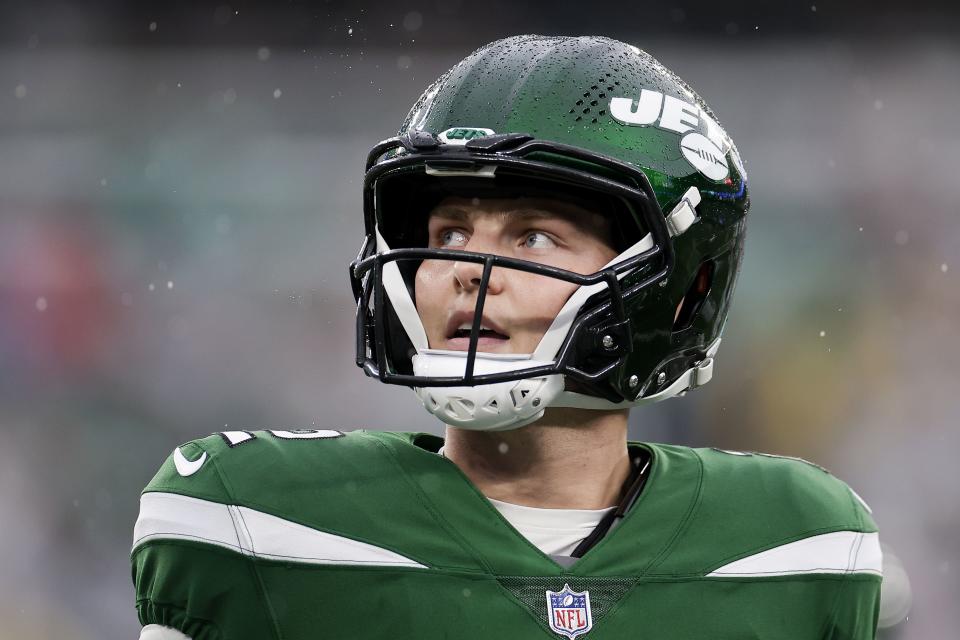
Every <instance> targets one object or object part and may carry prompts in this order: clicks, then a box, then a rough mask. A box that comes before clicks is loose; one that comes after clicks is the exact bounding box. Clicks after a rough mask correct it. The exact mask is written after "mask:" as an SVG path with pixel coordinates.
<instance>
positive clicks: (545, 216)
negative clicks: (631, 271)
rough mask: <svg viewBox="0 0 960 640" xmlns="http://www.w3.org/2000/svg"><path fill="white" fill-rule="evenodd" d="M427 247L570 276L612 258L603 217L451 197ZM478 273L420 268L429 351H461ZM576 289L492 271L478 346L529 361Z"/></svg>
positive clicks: (543, 204)
mask: <svg viewBox="0 0 960 640" xmlns="http://www.w3.org/2000/svg"><path fill="white" fill-rule="evenodd" d="M428 230H429V246H430V247H437V248H444V249H461V250H466V251H475V252H477V253H491V254H496V255H501V256H507V257H511V258H519V259H523V260H529V261H531V262H539V263H541V264H545V265H550V266H553V267H560V268H561V269H566V270H568V271H574V272H576V273H581V274H589V273H594V272H595V271H598V270H599V269H600V268H601V267H603V266H604V265H605V264H607V263H608V262H610V260H611V259H613V258H614V257H615V256H616V255H617V252H616V251H615V250H614V249H613V247H612V246H611V245H612V242H611V238H610V222H609V221H608V220H606V219H605V218H604V217H603V216H601V215H599V214H596V213H592V212H589V211H587V210H585V209H582V208H581V207H579V206H577V205H574V204H571V203H568V202H564V201H561V200H555V199H552V198H509V199H507V198H485V199H477V198H473V199H470V198H460V197H448V198H446V199H444V200H443V201H442V202H440V204H438V205H437V206H436V207H434V208H433V210H432V211H431V212H430V214H429V220H428ZM482 274H483V265H482V264H478V263H475V262H454V261H453V260H424V261H423V263H422V264H421V265H420V267H419V269H418V270H417V275H416V303H417V310H418V311H419V313H420V318H421V319H422V320H423V325H424V328H425V329H426V332H427V338H428V340H429V343H430V348H432V349H448V350H452V351H466V350H467V349H468V347H469V343H470V330H469V328H470V325H471V323H472V320H473V315H474V310H475V308H476V302H477V293H478V290H479V288H480V279H481V276H482ZM576 289H577V285H574V284H571V283H569V282H564V281H562V280H558V279H556V278H550V277H546V276H540V275H534V274H531V273H526V272H523V271H517V270H515V269H504V268H494V269H493V270H492V272H491V274H490V284H489V286H488V288H487V297H486V301H485V303H484V307H483V320H482V323H481V326H482V327H483V328H484V329H485V330H483V331H481V333H480V340H479V344H478V346H477V349H478V350H479V351H486V352H492V353H522V354H526V353H532V352H533V350H534V349H535V348H536V346H537V344H538V343H539V342H540V339H541V338H542V337H543V334H544V333H546V331H547V329H548V328H549V326H550V324H551V323H552V322H553V319H554V318H555V317H556V315H557V314H558V313H559V312H560V309H561V308H562V307H563V304H564V303H565V302H566V301H567V298H569V297H570V295H571V294H572V293H573V292H574V291H575V290H576Z"/></svg>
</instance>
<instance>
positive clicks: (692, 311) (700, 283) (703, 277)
mask: <svg viewBox="0 0 960 640" xmlns="http://www.w3.org/2000/svg"><path fill="white" fill-rule="evenodd" d="M713 272H714V265H713V261H712V260H708V261H706V262H704V263H702V264H701V265H700V268H699V269H698V270H697V275H696V276H694V278H693V282H692V283H691V284H690V287H689V288H688V289H687V293H686V294H685V295H684V296H683V302H682V303H681V306H680V312H679V313H678V314H677V319H676V320H675V321H674V323H673V330H674V331H675V332H676V331H683V330H684V329H688V328H689V327H690V325H691V324H693V319H694V318H695V317H696V315H697V312H698V311H700V306H701V305H702V304H703V301H704V300H705V299H706V298H707V294H708V293H709V292H710V285H711V284H713Z"/></svg>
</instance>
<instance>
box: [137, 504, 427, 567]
mask: <svg viewBox="0 0 960 640" xmlns="http://www.w3.org/2000/svg"><path fill="white" fill-rule="evenodd" d="M157 539H168V540H196V541H199V542H206V543H208V544H213V545H217V546H220V547H225V548H227V549H230V550H232V551H236V552H237V553H242V554H244V555H248V556H254V557H257V558H264V559H269V560H286V561H289V562H305V563H309V564H351V565H384V566H407V567H419V568H422V569H426V568H427V567H426V566H424V565H422V564H420V563H418V562H415V561H413V560H411V559H410V558H406V557H404V556H402V555H400V554H397V553H394V552H393V551H389V550H387V549H383V548H381V547H377V546H375V545H372V544H367V543H365V542H358V541H356V540H352V539H350V538H346V537H343V536H338V535H335V534H332V533H326V532H324V531H318V530H316V529H311V528H310V527H307V526H304V525H302V524H298V523H296V522H290V521H289V520H284V519H283V518H279V517H277V516H274V515H270V514H269V513H263V512H262V511H257V510H255V509H248V508H247V507H240V506H235V505H226V504H220V503H218V502H210V501H209V500H201V499H199V498H191V497H189V496H182V495H179V494H176V493H163V492H150V493H145V494H143V495H142V496H141V497H140V517H138V518H137V524H136V526H135V527H134V529H133V548H134V549H136V548H137V547H139V546H140V545H142V544H144V543H146V542H148V541H150V540H157Z"/></svg>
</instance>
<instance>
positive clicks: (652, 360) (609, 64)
mask: <svg viewBox="0 0 960 640" xmlns="http://www.w3.org/2000/svg"><path fill="white" fill-rule="evenodd" d="M449 195H460V196H468V197H501V198H502V197H520V196H531V195H532V196H543V195H549V196H550V197H553V198H560V199H565V200H570V201H573V202H581V203H588V204H587V206H589V207H590V208H591V209H593V210H595V211H600V212H603V213H604V214H605V215H607V216H609V217H610V219H611V222H612V228H613V229H614V231H615V235H616V239H615V240H616V243H617V245H616V247H615V248H616V249H617V250H618V251H620V254H619V255H618V256H617V257H616V258H614V259H613V260H612V261H611V262H610V263H609V264H607V265H606V266H604V267H603V268H602V269H600V270H599V271H597V272H596V273H593V274H589V275H582V274H578V273H574V272H571V271H566V270H563V269H558V268H554V267H551V266H546V265H542V264H538V263H535V262H529V261H525V260H519V259H514V258H509V257H504V256H497V255H492V254H482V253H473V252H469V251H462V250H456V249H442V248H427V243H426V239H427V238H426V220H427V213H428V212H429V211H430V209H431V208H432V207H433V206H435V205H436V204H437V203H438V202H439V201H440V200H441V199H442V198H444V197H446V196H449ZM749 204H750V200H749V194H748V190H747V175H746V171H745V170H744V168H743V163H742V161H741V159H740V154H739V152H738V151H737V148H736V146H735V145H734V144H733V142H732V140H731V139H730V137H729V136H728V135H727V133H726V132H725V131H724V130H723V128H721V126H720V124H719V122H718V120H717V118H716V116H714V114H713V112H712V111H711V110H710V108H709V107H708V106H707V105H706V103H704V101H703V100H702V99H701V98H700V97H699V96H698V95H697V94H696V93H694V91H693V90H692V89H691V88H690V87H689V86H688V85H687V84H686V83H685V82H683V81H682V80H681V79H680V78H679V77H677V76H676V75H675V74H674V73H673V72H671V71H670V70H669V69H667V68H666V67H664V66H663V65H662V64H660V63H659V62H658V61H657V60H655V59H654V58H653V57H652V56H650V55H649V54H647V53H646V52H644V51H642V50H640V49H638V48H637V47H634V46H632V45H629V44H625V43H623V42H618V41H616V40H611V39H609V38H603V37H593V36H589V37H588V36H584V37H543V36H535V35H526V36H516V37H511V38H506V39H504V40H499V41H496V42H493V43H491V44H488V45H486V46H484V47H482V48H480V49H478V50H477V51H475V52H474V53H472V54H470V55H469V56H467V57H466V58H465V59H464V60H463V61H461V62H460V63H459V64H457V65H456V66H454V67H453V68H452V69H450V70H449V71H448V72H447V73H445V74H443V75H442V76H441V77H440V78H439V79H438V80H437V81H436V82H434V83H433V84H432V85H430V87H429V88H428V89H427V90H426V91H425V92H424V93H423V95H422V96H421V97H420V99H419V100H418V101H417V102H416V104H415V105H414V106H413V108H412V109H411V110H410V113H409V114H408V115H407V118H406V120H405V121H404V122H403V125H402V126H401V127H400V131H399V135H398V136H397V137H395V138H391V139H389V140H385V141H383V142H381V143H380V144H378V145H377V146H376V147H374V149H373V150H372V151H371V152H370V154H369V156H368V161H367V168H366V176H365V181H364V219H365V227H366V237H365V239H364V243H363V246H362V248H361V251H360V254H359V255H358V257H357V259H356V260H355V261H354V262H353V263H352V264H351V267H350V275H351V281H352V284H353V290H354V295H355V296H356V299H357V303H358V306H357V364H358V365H359V366H360V367H362V368H363V369H364V371H365V372H366V373H367V375H369V376H373V377H377V378H379V379H380V380H381V381H383V382H386V383H389V384H401V385H407V386H410V387H412V388H413V389H414V390H415V391H416V392H417V394H418V396H419V397H420V399H421V400H422V402H423V404H424V406H425V408H426V409H427V410H428V411H429V412H430V413H432V414H434V415H436V416H437V417H438V418H440V419H441V420H443V421H444V422H445V423H447V424H449V425H452V426H456V427H460V428H467V429H482V430H499V429H513V428H517V427H520V426H523V425H525V424H529V423H531V422H533V421H535V420H537V419H538V418H540V417H541V416H542V415H543V411H544V410H545V409H546V408H547V407H579V408H587V409H607V410H609V409H619V408H624V407H630V406H635V405H640V404H644V403H649V402H655V401H658V400H662V399H665V398H669V397H673V396H677V395H682V394H684V393H685V392H686V391H687V390H689V389H693V388H695V387H698V386H700V385H702V384H704V383H705V382H706V381H707V380H709V379H710V377H711V375H712V368H713V359H714V356H715V354H716V352H717V347H718V346H719V343H720V335H721V333H722V331H723V327H724V323H725V320H726V317H727V312H728V311H729V309H730V301H731V296H732V294H733V289H734V285H735V283H736V279H737V275H738V273H739V269H740V264H741V260H742V256H743V244H744V234H745V229H746V213H747V210H748V209H749ZM428 259H429V260H453V261H461V262H463V261H467V262H474V263H478V264H482V265H483V277H482V280H481V283H480V286H479V288H478V291H477V299H476V308H475V312H474V316H473V319H472V330H471V332H470V342H469V348H468V350H467V351H444V350H440V349H431V348H430V345H429V344H428V343H427V338H426V333H425V331H424V328H423V325H422V322H421V321H420V317H419V315H418V313H417V309H416V305H415V303H414V300H415V296H414V289H413V287H414V283H413V275H414V274H415V272H416V269H417V267H418V265H419V264H420V262H421V261H423V260H428ZM493 268H502V269H515V270H520V271H526V272H529V273H535V274H540V275H543V276H547V277H553V278H559V279H561V280H564V281H566V282H571V283H574V284H577V285H579V288H578V289H577V290H576V291H575V292H574V293H573V295H572V296H571V297H570V299H569V300H567V302H566V304H565V305H564V307H563V308H562V309H561V311H560V313H559V314H558V315H557V318H556V319H555V320H554V322H553V324H552V325H551V326H550V328H549V329H548V330H547V332H546V334H545V335H544V336H543V339H542V340H541V342H540V344H539V346H538V347H537V348H536V350H535V351H534V352H533V353H531V354H512V355H504V354H492V353H484V352H480V351H478V349H477V344H478V338H479V334H480V326H481V319H482V316H483V305H484V300H485V297H486V294H487V286H488V283H489V279H490V273H491V270H492V269H493ZM681 301H682V303H681ZM678 305H679V314H678V315H677V309H678Z"/></svg>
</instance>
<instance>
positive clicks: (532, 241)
mask: <svg viewBox="0 0 960 640" xmlns="http://www.w3.org/2000/svg"><path fill="white" fill-rule="evenodd" d="M523 246H525V247H526V248H528V249H549V248H550V247H555V246H557V245H556V243H554V241H553V240H552V239H551V238H550V236H548V235H547V234H545V233H541V232H539V231H534V232H533V233H528V234H527V237H526V238H525V239H524V241H523Z"/></svg>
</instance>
